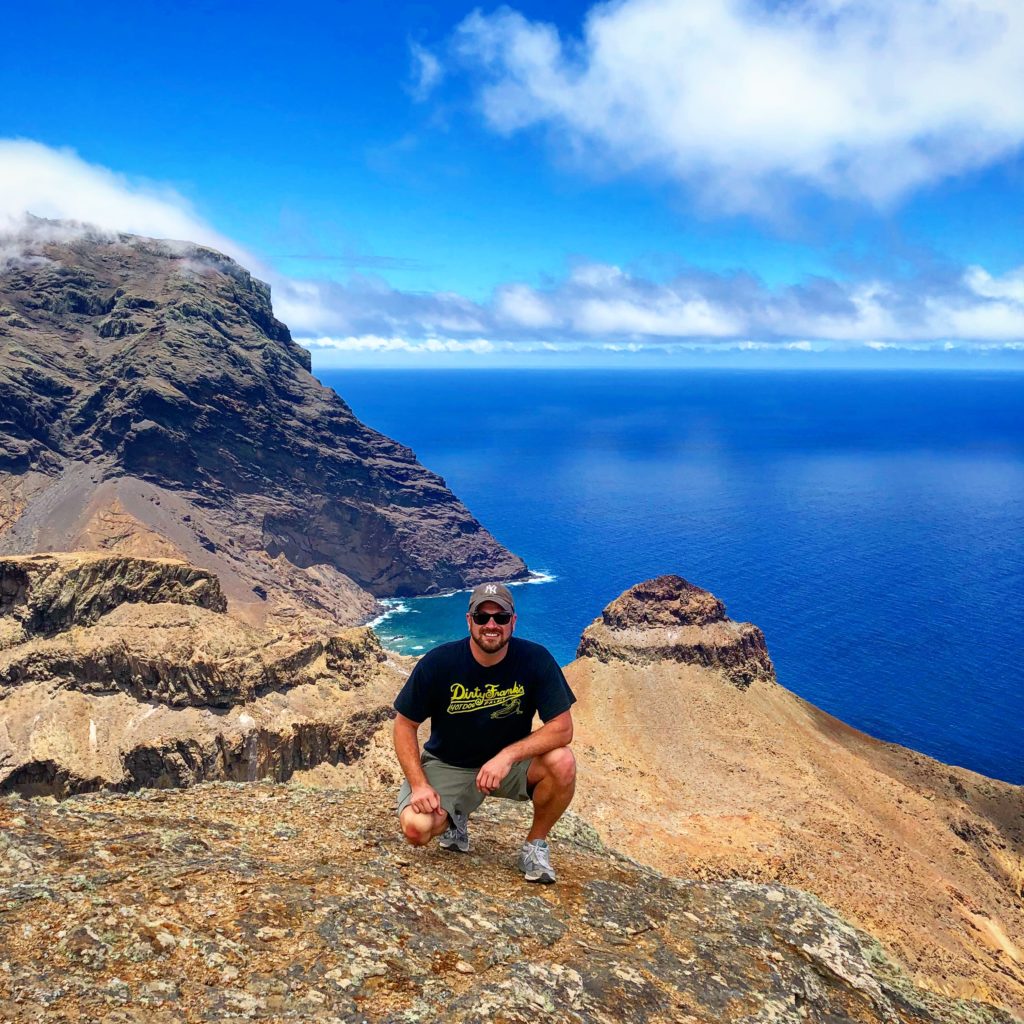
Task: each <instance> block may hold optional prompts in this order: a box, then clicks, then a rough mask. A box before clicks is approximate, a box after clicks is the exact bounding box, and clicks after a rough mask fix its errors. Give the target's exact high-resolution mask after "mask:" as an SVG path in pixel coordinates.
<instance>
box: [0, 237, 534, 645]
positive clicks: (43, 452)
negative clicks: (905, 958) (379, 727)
mask: <svg viewBox="0 0 1024 1024" xmlns="http://www.w3.org/2000/svg"><path fill="white" fill-rule="evenodd" d="M309 370H310V361H309V353H308V352H307V351H306V350H305V349H303V348H301V347H300V346H299V345H297V344H295V342H294V341H293V340H292V338H291V335H290V334H289V332H288V328H287V327H286V326H285V325H284V324H283V323H281V322H280V321H278V320H277V319H276V318H275V317H274V314H273V310H272V307H271V303H270V290H269V288H268V287H267V286H266V285H265V284H263V283H262V282H260V281H258V280H256V279H255V278H254V277H253V276H252V275H251V274H250V273H249V272H248V271H246V270H245V269H243V268H242V267H241V266H239V265H238V264H237V263H235V262H234V261H233V260H231V259H229V258H228V257H226V256H223V255H221V254H220V253H217V252H214V251H212V250H210V249H206V248H203V247H201V246H196V245H192V244H186V243H171V242H160V241H154V240H152V239H146V238H138V237H134V236H131V235H105V234H100V233H97V232H90V231H87V230H84V229H81V228H75V227H74V226H72V225H66V224H55V223H52V222H38V223H36V224H34V225H33V226H31V227H30V228H28V229H26V231H25V233H24V234H23V235H21V236H18V237H15V238H7V239H5V240H4V245H3V247H2V248H0V552H2V553H7V554H32V553H35V552H37V551H56V550H85V549H100V550H107V551H113V552H118V553H122V554H128V555H147V556H152V557H172V558H180V559H183V560H185V561H188V562H190V563H192V564H194V565H198V566H201V567H203V568H207V569H210V570H212V571H214V572H216V573H217V575H218V576H219V577H220V579H221V583H222V587H223V590H224V593H225V595H226V597H227V599H228V602H229V606H230V608H231V611H232V613H233V614H236V615H238V616H240V617H243V618H245V619H247V620H248V621H251V622H253V623H255V624H260V623H262V622H263V621H265V620H266V618H267V617H268V616H271V617H278V618H285V619H287V618H294V617H295V616H297V615H300V614H306V615H309V614H315V615H317V616H320V617H321V618H323V619H325V620H326V621H328V622H331V623H333V624H334V625H338V624H342V625H352V624H355V623H357V622H359V621H365V619H366V618H368V617H369V616H370V615H371V613H372V612H373V611H374V609H375V607H376V605H375V600H374V599H375V598H376V597H387V596H393V595H403V594H421V593H433V592H437V591H440V590H444V589H449V588H459V587H464V586H467V585H471V584H474V583H477V582H479V581H481V580H483V579H490V578H501V579H511V578H517V577H522V576H524V575H525V574H526V568H525V566H524V565H523V563H522V561H521V560H520V559H518V558H517V557H515V556H514V555H512V554H510V553H509V552H508V551H506V550H505V549H504V548H503V547H502V546H501V545H500V544H498V543H497V541H495V540H494V538H493V537H492V536H491V535H490V534H489V533H488V532H487V531H486V530H485V529H484V528H483V527H482V526H481V525H480V524H479V523H478V522H477V521H476V520H475V519H474V518H473V517H472V516H471V515H470V513H469V512H468V511H467V509H466V508H465V507H464V506H463V505H462V504H461V503H460V502H459V501H458V500H457V499H456V498H455V496H454V495H453V494H452V493H451V491H449V490H448V488H447V487H446V486H445V483H444V481H443V480H441V479H440V478H439V477H437V476H436V475H434V474H433V473H431V472H429V471H428V470H426V469H424V468H423V466H421V465H420V464H419V463H418V462H417V461H416V458H415V456H414V454H413V453H412V452H411V451H410V450H409V449H408V448H405V447H403V446H402V445H401V444H398V443H396V442H395V441H392V440H391V439H389V438H387V437H384V436H383V435H381V434H379V433H377V432H376V431H374V430H372V429H370V428H369V427H367V426H365V425H364V424H363V423H361V422H360V421H359V420H358V419H357V418H356V417H355V416H354V415H353V413H352V410H351V409H350V408H349V407H348V406H347V405H346V404H345V402H343V401H342V400H341V399H340V398H339V397H338V396H337V395H336V394H335V393H334V392H333V391H332V390H330V389H329V388H325V387H323V386H322V385H321V384H320V383H319V382H318V381H317V380H316V379H315V378H314V377H312V376H311V375H310V372H309Z"/></svg>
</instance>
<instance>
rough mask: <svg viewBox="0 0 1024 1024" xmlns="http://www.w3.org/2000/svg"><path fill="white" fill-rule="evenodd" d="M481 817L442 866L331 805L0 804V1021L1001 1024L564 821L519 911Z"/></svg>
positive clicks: (858, 935) (380, 827) (833, 922)
mask: <svg viewBox="0 0 1024 1024" xmlns="http://www.w3.org/2000/svg"><path fill="white" fill-rule="evenodd" d="M497 810H498V811H499V813H497V814H496V813H494V810H492V809H491V805H485V808H484V809H483V811H482V812H481V814H480V815H478V816H477V817H475V818H474V834H473V840H474V844H475V845H474V849H473V851H472V852H471V853H470V854H469V855H468V856H452V855H451V854H446V853H444V852H442V851H440V850H439V849H437V847H436V846H435V847H433V848H430V849H424V850H416V851H414V850H410V849H409V848H408V847H407V846H406V845H405V844H404V842H403V841H402V839H401V837H400V835H399V833H398V830H397V828H396V826H395V821H394V814H393V811H392V809H391V808H390V807H389V806H388V805H387V804H386V803H385V802H383V801H381V800H380V799H379V798H378V797H377V796H376V795H374V794H366V793H358V792H352V791H348V792H343V791H327V792H324V791H319V792H314V791H311V790H308V789H304V788H300V787H296V786H294V785H287V786H278V785H266V784H260V783H258V784H256V785H251V786H235V785H230V784H225V783H220V784H206V785H202V786H198V787H195V788H193V789H189V790H184V791H172V792H167V793H154V792H140V793H138V794H132V795H119V794H96V795H87V796H81V797H75V798H73V799H70V800H68V801H65V802H64V803H61V804H51V803H46V802H39V801H32V802H29V801H22V800H17V799H10V798H8V799H6V800H0V1018H2V1019H3V1020H5V1021H10V1022H12V1024H22V1022H26V1024H27V1022H29V1021H33V1022H34V1021H38V1020H43V1019H56V1020H102V1021H107V1022H109V1024H129V1022H142V1021H145V1022H147V1024H177V1022H200V1021H211V1020H219V1021H229V1020H230V1021H235V1020H266V1021H288V1020H317V1021H338V1022H342V1021H346V1022H348V1021H351V1022H356V1021H359V1022H363V1024H399V1022H411V1021H446V1022H451V1024H482V1022H485V1021H487V1022H490V1021H501V1022H505V1024H533V1022H536V1021H559V1022H564V1024H722V1022H723V1021H745V1022H749V1024H769V1022H771V1024H778V1022H785V1021H793V1022H796V1021H830V1022H834V1024H847V1022H848V1024H853V1022H859V1024H867V1022H886V1024H940V1022H941V1024H1011V1018H1010V1017H1009V1016H1008V1015H1007V1014H1005V1013H1001V1012H999V1011H998V1010H995V1009H993V1008H991V1007H985V1006H983V1005H979V1004H977V1003H965V1002H963V1001H957V1000H952V999H947V998H942V997H938V996H935V995H934V994H932V993H928V992H925V991H922V990H921V989H919V988H917V987H915V986H914V985H913V983H912V982H911V981H910V979H909V978H907V977H906V976H905V975H904V974H902V972H901V971H900V970H899V968H898V967H897V966H896V965H895V964H893V963H892V961H891V960H889V959H888V958H887V957H886V955H885V954H884V952H883V951H882V950H881V949H880V948H879V947H878V945H877V943H875V942H874V941H873V940H872V939H870V938H869V937H868V936H867V935H865V934H863V933H862V932H858V931H857V930H855V929H854V928H852V927H850V925H848V924H847V923H845V922H844V921H843V920H842V919H840V918H839V917H838V916H837V915H836V914H835V913H833V912H832V911H830V910H829V909H827V908H826V907H824V906H823V905H822V904H821V903H820V902H818V901H817V900H816V899H814V897H812V896H808V895H807V894H805V893H800V892H797V891H794V890H791V889H787V888H785V887H783V886H779V885H774V884H768V885H760V884H752V883H750V882H745V881H724V882H699V881H692V880H691V881H679V880H674V879H670V878H667V877H665V876H663V875H661V874H659V873H657V872H655V871H652V870H650V869H645V868H642V867H640V866H638V865H637V864H635V863H634V862H632V861H629V860H626V859H625V858H622V857H619V856H617V855H615V854H612V853H610V852H609V851H607V850H605V849H603V848H602V847H601V846H600V844H598V843H596V842H595V841H594V839H593V835H592V832H591V831H590V830H589V829H587V828H586V827H584V826H582V825H581V824H580V823H579V822H577V821H574V820H572V819H569V820H567V821H565V822H563V828H562V830H561V832H560V833H559V835H558V837H557V838H556V840H555V856H556V858H557V864H558V868H559V871H560V873H561V878H560V882H559V884H558V885H556V886H551V887H547V888H542V889H541V890H538V888H537V887H535V886H530V885H527V884H524V883H523V881H522V879H521V876H520V875H519V873H518V872H517V871H516V870H515V868H514V867H513V864H512V861H513V854H514V850H515V848H516V846H517V845H518V842H519V840H520V838H521V835H522V829H523V824H524V822H523V820H522V813H524V812H523V811H522V809H521V808H511V807H508V808H501V809H497ZM517 812H519V813H517Z"/></svg>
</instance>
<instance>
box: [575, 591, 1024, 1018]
mask: <svg viewBox="0 0 1024 1024" xmlns="http://www.w3.org/2000/svg"><path fill="white" fill-rule="evenodd" d="M565 672H566V676H567V677H568V679H569V682H570V684H571V686H572V687H573V690H574V691H575V693H576V695H577V697H578V698H579V701H578V703H577V704H576V706H575V707H574V709H573V716H574V720H575V725H576V738H575V740H574V743H573V747H574V749H575V751H576V755H577V758H578V760H579V762H580V779H581V782H580V784H579V786H578V788H577V794H576V799H575V801H574V803H573V807H574V809H575V810H576V811H577V812H578V813H580V814H582V815H583V816H584V817H585V818H586V819H587V820H588V821H589V822H590V823H591V824H593V825H594V827H595V828H596V829H597V830H598V832H599V833H600V835H601V836H602V838H603V839H605V841H607V842H608V843H610V844H612V845H614V846H616V847H617V848H619V849H621V850H623V851H624V852H626V853H628V854H629V855H630V856H633V857H636V858H638V859H640V860H642V861H643V862H644V863H647V864H650V865H653V866H655V867H657V868H659V869H660V870H663V871H666V872H668V873H670V874H672V875H679V876H684V877H698V878H704V879H722V878H736V877H739V878H744V879H747V880H748V881H750V882H756V883H765V882H770V883H781V884H786V885H790V886H794V887H796V888H799V889H802V890H807V891H809V892H812V893H814V894H815V895H816V896H818V897H819V898H820V899H822V900H823V901H824V902H826V903H827V904H828V905H830V906H833V907H835V908H836V909H837V910H838V911H839V912H840V913H841V914H843V916H844V917H845V918H847V919H848V920H850V921H852V922H853V923H855V924H856V925H857V926H859V927H862V928H864V929H865V930H867V931H868V932H870V933H871V934H872V935H874V936H875V937H876V938H877V939H879V940H880V941H881V942H882V943H883V945H884V946H885V948H886V949H887V950H889V951H890V952H891V953H892V954H893V955H894V956H895V957H896V958H898V960H899V961H900V962H901V963H902V964H903V965H904V966H905V967H906V969H907V971H908V972H909V973H910V975H911V976H912V977H913V978H914V980H915V982H916V983H918V984H920V985H923V986H925V987H927V988H929V989H931V990H932V991H935V992H939V993H943V994H946V995H949V994H954V995H959V996H965V997H970V998H980V999H984V1000H987V1001H989V1002H993V1003H999V1004H1001V1005H1004V1006H1006V1007H1008V1008H1010V1009H1012V1010H1013V1011H1014V1012H1016V1013H1022V1012H1024V950H1022V948H1021V936H1024V902H1022V899H1021V893H1022V882H1024V875H1022V869H1021V866H1022V865H1024V789H1022V788H1021V787H1019V786H1011V785H1009V784H1007V783H1002V782H997V781H995V780H992V779H986V778H983V777H982V776H980V775H976V774H974V773H973V772H969V771H965V770H963V769H960V768H955V767H952V766H949V765H944V764H940V763H939V762H937V761H933V760H931V759H930V758H927V757H924V756H923V755H921V754H918V753H916V752H914V751H912V750H907V749H905V748H903V747H899V746H896V745H894V744H888V743H882V742H880V741H878V740H875V739H872V738H871V737H870V736H866V735H864V734H863V733H860V732H858V731H857V730H855V729H852V728H850V727H849V726H847V725H845V724H844V723H842V722H840V721H838V720H837V719H835V718H833V717H831V716H830V715H828V714H826V713H825V712H823V711H821V710H820V709H818V708H816V707H814V706H813V705H811V704H809V703H807V702H806V701H804V700H801V699H800V698H799V697H797V696H796V695H795V694H793V693H791V692H790V691H788V690H786V689H785V688H784V687H782V686H780V685H779V684H778V683H777V682H776V681H775V679H774V674H773V673H772V671H771V662H770V661H769V659H768V654H767V651H766V649H765V647H764V640H763V637H762V636H761V633H760V631H759V630H757V629H755V628H754V627H753V626H746V625H741V624H737V623H731V622H729V621H728V620H727V619H725V618H724V610H723V608H722V605H721V603H720V602H719V601H718V600H717V599H716V598H714V597H713V596H712V595H711V594H708V593H707V592H706V591H702V590H699V589H698V588H695V587H693V586H692V585H690V584H687V583H685V581H683V580H681V579H680V578H679V577H660V578H659V579H656V580H651V581H648V582H646V583H641V584H639V585H638V586H635V587H632V588H630V589H629V590H628V591H626V592H625V593H624V594H623V595H622V596H621V597H620V598H618V599H617V600H616V601H613V602H612V603H611V604H610V605H609V606H608V607H607V608H606V609H605V611H604V613H603V615H602V616H601V618H600V619H598V620H597V622H595V623H594V624H593V625H592V626H590V627H588V629H587V631H586V633H584V636H583V640H582V642H581V644H580V648H579V657H578V658H577V660H576V661H574V662H573V663H572V664H571V665H569V666H567V667H566V669H565Z"/></svg>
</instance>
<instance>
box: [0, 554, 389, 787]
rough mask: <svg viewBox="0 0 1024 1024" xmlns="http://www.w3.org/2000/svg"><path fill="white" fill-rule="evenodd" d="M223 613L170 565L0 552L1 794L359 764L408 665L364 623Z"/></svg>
mask: <svg viewBox="0 0 1024 1024" xmlns="http://www.w3.org/2000/svg"><path fill="white" fill-rule="evenodd" d="M224 608H225V600H224V596H223V594H222V593H221V590H220V587H219V584H218V581H217V579H216V577H215V576H213V575H212V574H211V573H209V572H208V571H205V570H201V569H197V568H195V567H194V566H188V565H185V564H184V563H180V562H174V561H171V560H166V559H165V560H153V559H138V558H125V557H118V556H109V555H100V554H83V555H79V554H62V555H37V556H32V557H26V558H4V559H0V793H2V792H17V793H23V794H40V793H42V794H51V795H55V796H60V797H63V796H67V795H68V794H70V793H75V792H82V791H88V790H94V789H100V788H114V789H132V788H136V787H139V786H187V785H192V784H194V783H196V782H200V781H202V780H204V779H235V780H253V779H258V778H263V777H265V776H271V777H273V778H277V779H285V778H288V777H289V776H290V775H291V774H292V772H294V771H295V770H297V769H303V768H309V767H312V766H314V765H317V764H320V763H322V762H334V763H337V762H339V761H340V762H343V763H344V762H350V761H353V760H356V759H357V758H358V757H359V756H360V755H361V753H362V752H363V750H364V749H365V748H366V745H367V744H368V743H369V741H370V739H371V737H372V735H373V734H374V732H375V731H376V730H377V729H378V728H379V727H380V725H381V723H382V722H385V721H387V720H388V719H389V718H390V717H391V714H392V712H391V708H390V705H391V701H392V699H393V696H394V693H395V692H396V690H397V688H398V686H399V685H400V683H401V680H402V679H403V678H404V674H405V669H404V667H403V665H402V664H401V663H400V660H399V659H395V658H390V659H389V657H388V655H387V654H386V653H385V652H384V651H383V650H382V649H381V647H380V644H379V642H378V641H377V639H376V637H375V636H374V634H373V633H372V632H371V631H370V630H368V629H360V628H356V629H349V630H345V631H342V632H340V633H339V632H335V634H333V635H331V636H323V635H322V633H321V631H320V630H319V628H317V629H308V628H296V629H295V630H293V631H290V632H288V631H282V630H280V629H276V628H269V627H265V628H262V629H258V628H256V627H253V626H249V625H247V624H245V623H243V622H240V621H238V620H236V619H232V618H230V617H229V616H228V615H226V614H225V611H224ZM298 625H299V626H301V625H302V624H301V623H299V624H298Z"/></svg>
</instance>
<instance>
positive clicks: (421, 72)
mask: <svg viewBox="0 0 1024 1024" xmlns="http://www.w3.org/2000/svg"><path fill="white" fill-rule="evenodd" d="M409 56H410V57H411V59H412V83H411V85H410V86H409V92H410V94H411V95H412V98H413V99H414V100H416V102H417V103H422V102H423V101H424V100H425V99H427V98H428V97H429V96H430V94H431V93H432V92H433V91H434V88H435V87H436V86H437V85H438V83H439V82H440V81H441V79H442V78H443V77H444V68H442V67H441V62H440V61H439V60H438V59H437V57H436V56H435V55H434V54H433V53H431V52H430V51H429V50H428V49H426V47H423V46H421V45H420V44H419V43H410V44H409Z"/></svg>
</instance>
